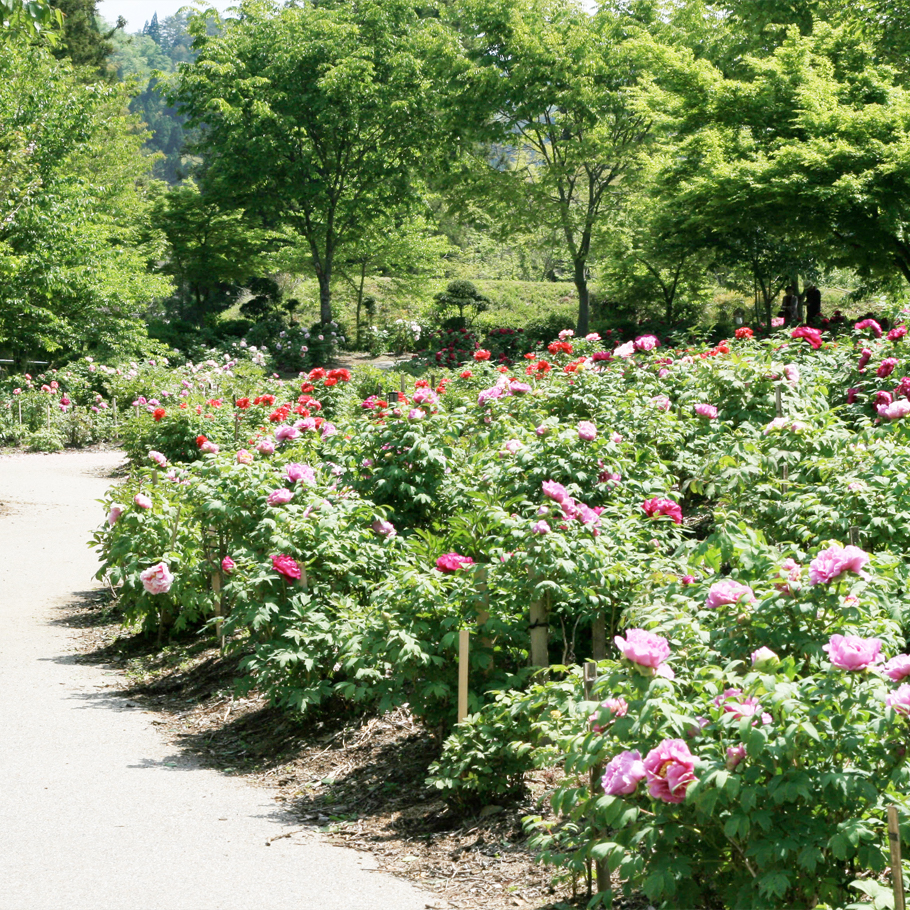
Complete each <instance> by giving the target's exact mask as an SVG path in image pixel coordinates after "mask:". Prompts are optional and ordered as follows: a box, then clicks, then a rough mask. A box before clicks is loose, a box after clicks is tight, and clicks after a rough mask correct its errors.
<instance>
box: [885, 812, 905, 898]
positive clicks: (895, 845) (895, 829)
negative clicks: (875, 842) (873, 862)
mask: <svg viewBox="0 0 910 910" xmlns="http://www.w3.org/2000/svg"><path fill="white" fill-rule="evenodd" d="M888 846H889V847H890V848H891V888H892V890H893V891H894V910H904V908H905V905H904V872H903V867H902V866H901V831H900V825H899V824H898V819H897V807H896V806H888Z"/></svg>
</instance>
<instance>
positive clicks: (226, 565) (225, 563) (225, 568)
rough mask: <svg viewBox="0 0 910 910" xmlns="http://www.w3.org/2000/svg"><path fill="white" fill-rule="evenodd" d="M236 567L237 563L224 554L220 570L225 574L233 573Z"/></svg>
mask: <svg viewBox="0 0 910 910" xmlns="http://www.w3.org/2000/svg"><path fill="white" fill-rule="evenodd" d="M236 567H237V563H235V562H234V560H233V559H231V557H230V556H225V557H224V559H222V560H221V571H222V572H224V574H225V575H233V574H234V569H235V568H236Z"/></svg>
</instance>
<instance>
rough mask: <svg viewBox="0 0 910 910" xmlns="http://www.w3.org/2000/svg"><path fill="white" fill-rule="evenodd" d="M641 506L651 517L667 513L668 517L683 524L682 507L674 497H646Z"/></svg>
mask: <svg viewBox="0 0 910 910" xmlns="http://www.w3.org/2000/svg"><path fill="white" fill-rule="evenodd" d="M641 507H642V509H644V512H645V515H647V516H648V517H649V518H656V517H657V516H658V515H666V516H667V518H671V519H672V520H673V521H674V522H675V523H676V524H678V525H681V524H682V517H683V516H682V509H681V508H680V507H679V505H678V504H677V503H675V502H673V500H672V499H662V498H656V499H646V500H645V501H644V502H643V503H642V504H641Z"/></svg>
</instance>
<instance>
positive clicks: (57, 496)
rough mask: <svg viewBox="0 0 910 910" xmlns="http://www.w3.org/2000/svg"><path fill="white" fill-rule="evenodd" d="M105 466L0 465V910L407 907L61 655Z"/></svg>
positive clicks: (87, 558) (414, 901) (420, 902)
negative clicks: (183, 749)
mask: <svg viewBox="0 0 910 910" xmlns="http://www.w3.org/2000/svg"><path fill="white" fill-rule="evenodd" d="M121 457H122V456H121V455H120V454H119V453H116V452H79V453H63V454H59V455H13V456H8V457H0V553H2V559H0V910H45V908H48V910H50V908H53V910H58V908H61V907H66V908H67V910H83V908H85V910H88V908H91V910H157V908H162V910H164V908H167V910H184V908H186V910H209V908H211V910H216V908H218V910H221V908H238V910H240V908H243V910H249V908H268V910H278V908H285V907H286V908H291V907H293V908H295V910H336V908H337V910H342V908H343V910H368V908H369V910H423V908H425V907H426V906H427V904H428V902H429V901H430V900H431V895H429V894H427V893H422V892H420V891H418V890H417V889H415V888H413V887H412V886H410V885H408V884H407V883H405V882H403V881H400V880H398V879H395V878H392V877H391V876H387V875H384V874H382V873H380V872H376V871H373V867H374V863H373V862H372V861H371V859H370V857H369V856H367V855H365V854H360V853H356V852H355V851H352V850H344V849H341V848H338V847H333V846H330V845H327V844H325V843H323V842H321V841H320V840H319V839H318V837H317V836H316V835H313V834H312V833H310V834H307V833H305V832H300V830H299V825H295V824H294V822H293V819H291V818H289V817H288V816H287V815H286V814H285V813H284V812H283V811H282V810H281V808H280V807H279V806H278V805H277V804H276V803H275V802H274V801H273V800H272V799H271V797H270V794H269V792H268V791H267V790H262V789H256V788H252V787H249V786H246V785H244V784H242V783H241V782H239V781H237V780H233V779H231V778H228V777H225V776H223V775H221V774H218V773H217V772H215V771H210V770H206V769H203V768H201V767H199V766H198V765H197V764H196V762H195V761H194V760H193V759H192V758H191V757H188V756H187V755H184V754H182V753H180V752H176V751H175V750H174V748H173V747H172V746H170V745H169V744H167V743H166V742H165V741H164V740H163V739H162V738H161V736H160V735H159V734H158V732H157V731H156V730H155V728H154V727H153V726H152V716H151V715H149V714H146V713H145V712H144V711H142V710H141V709H139V708H138V707H131V704H130V703H129V701H128V700H127V699H125V698H124V697H123V696H122V695H119V694H118V690H117V688H116V687H114V686H111V685H110V684H111V680H110V678H109V677H110V676H111V675H112V674H113V671H112V670H105V669H104V668H103V667H90V666H86V665H85V664H82V663H79V662H77V660H76V657H75V647H74V645H73V643H72V641H71V639H70V634H71V633H69V632H68V631H67V629H66V628H65V626H64V625H63V622H62V617H63V615H64V609H62V608H65V607H66V606H67V605H68V604H72V603H74V602H75V601H77V600H78V599H79V598H80V595H82V594H83V592H90V591H92V590H96V589H97V583H96V582H94V581H92V575H93V574H94V572H95V571H96V569H97V560H96V557H95V553H94V552H93V551H91V550H89V549H88V547H87V546H86V541H87V540H88V538H89V535H90V533H91V531H92V529H93V527H94V526H96V525H97V523H98V521H99V518H101V516H102V513H101V510H100V508H99V506H98V504H97V503H96V502H95V500H96V499H98V498H99V497H101V496H102V495H103V493H104V491H105V489H106V488H107V487H108V485H109V484H110V483H111V482H112V480H111V471H112V469H113V468H114V467H115V466H116V465H117V463H118V462H119V461H120V460H121ZM293 832H297V833H293ZM289 833H291V836H282V835H288V834H289ZM276 836H281V839H279V840H274V838H275V837H276ZM269 840H272V843H271V845H270V846H267V843H266V842H267V841H269Z"/></svg>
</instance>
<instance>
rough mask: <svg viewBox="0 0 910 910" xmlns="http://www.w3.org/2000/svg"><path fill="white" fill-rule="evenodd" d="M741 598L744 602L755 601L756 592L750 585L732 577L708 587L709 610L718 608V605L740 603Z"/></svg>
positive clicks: (707, 604)
mask: <svg viewBox="0 0 910 910" xmlns="http://www.w3.org/2000/svg"><path fill="white" fill-rule="evenodd" d="M741 600H742V601H743V602H744V603H753V602H754V601H755V592H754V591H753V590H752V589H751V588H750V587H749V586H748V585H741V584H740V583H739V582H738V581H734V580H733V579H732V578H724V579H722V580H721V581H717V582H715V583H714V584H713V585H711V587H710V588H709V589H708V596H707V598H705V607H707V608H708V609H709V610H716V609H717V608H718V607H723V606H726V605H727V604H735V603H739V602H740V601H741Z"/></svg>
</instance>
